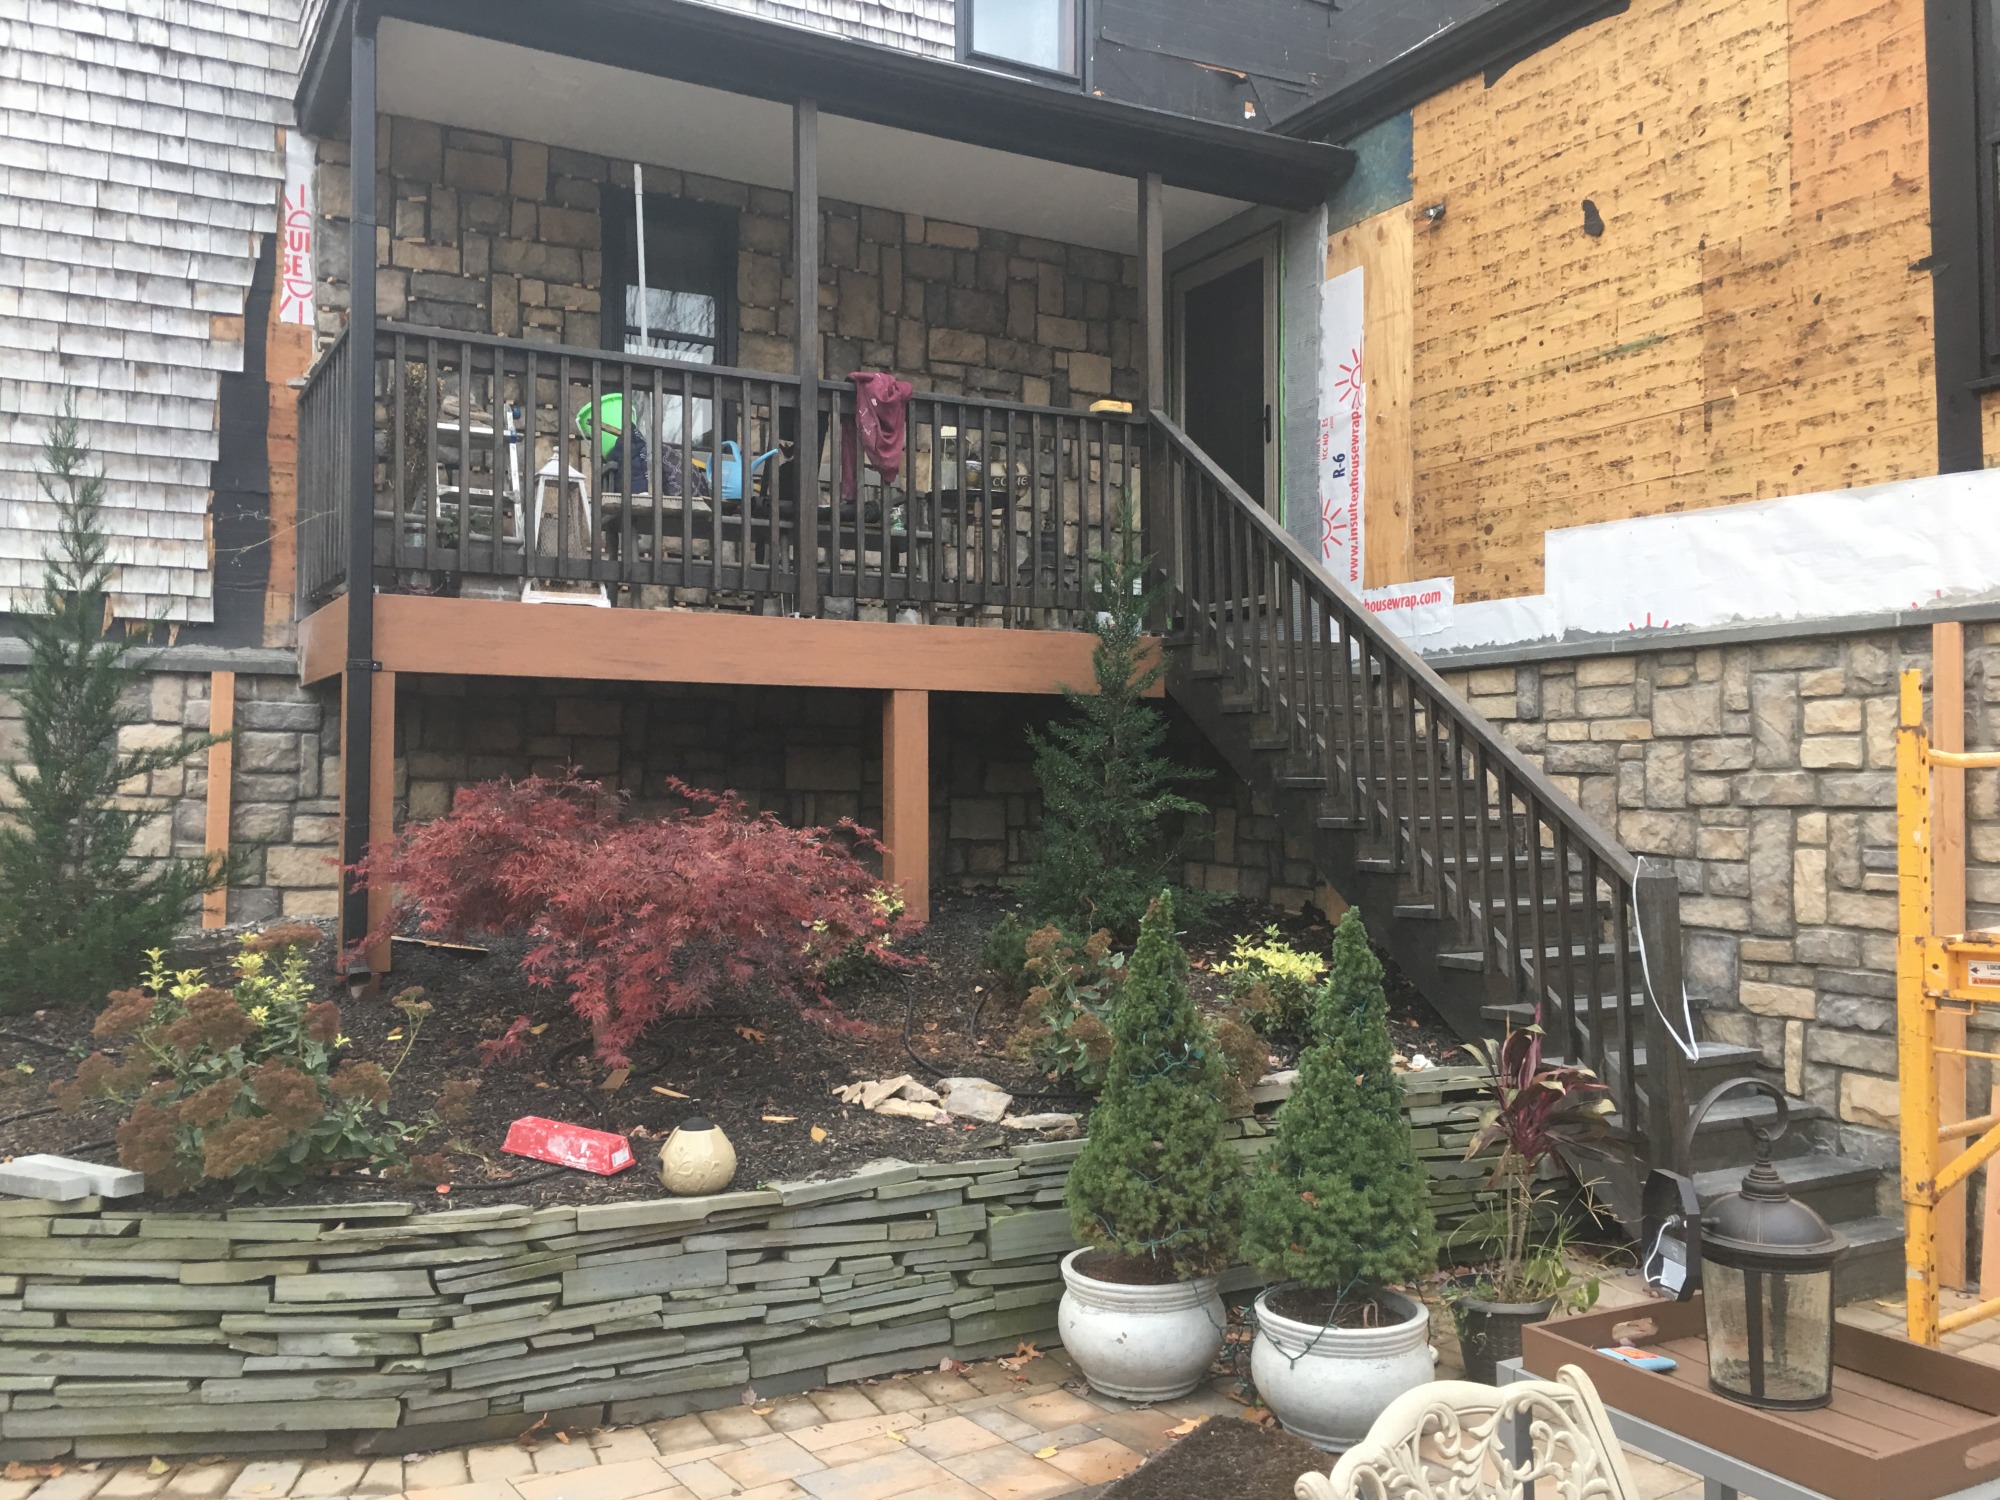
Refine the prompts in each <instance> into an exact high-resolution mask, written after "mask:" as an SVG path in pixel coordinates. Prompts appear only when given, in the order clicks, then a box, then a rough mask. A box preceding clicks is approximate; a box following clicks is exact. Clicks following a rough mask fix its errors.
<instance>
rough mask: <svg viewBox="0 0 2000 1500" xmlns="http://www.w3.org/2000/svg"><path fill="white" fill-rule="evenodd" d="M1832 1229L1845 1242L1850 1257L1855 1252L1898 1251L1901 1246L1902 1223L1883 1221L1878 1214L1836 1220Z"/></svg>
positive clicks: (1890, 1220)
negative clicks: (1836, 1231)
mask: <svg viewBox="0 0 2000 1500" xmlns="http://www.w3.org/2000/svg"><path fill="white" fill-rule="evenodd" d="M1833 1227H1834V1228H1835V1229H1837V1230H1839V1231H1840V1237H1841V1238H1842V1239H1844V1240H1846V1241H1847V1250H1848V1253H1849V1254H1850V1255H1851V1254H1853V1253H1854V1252H1855V1251H1857V1250H1860V1251H1864V1252H1865V1251H1869V1250H1883V1249H1885V1248H1889V1247H1893V1248H1895V1249H1898V1250H1900V1249H1901V1248H1902V1245H1903V1223H1902V1221H1901V1220H1900V1219H1885V1218H1883V1217H1882V1215H1880V1214H1870V1215H1869V1216H1868V1217H1867V1218H1865V1219H1841V1220H1837V1221H1836V1222H1835V1223H1834V1226H1833Z"/></svg>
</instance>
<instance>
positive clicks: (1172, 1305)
mask: <svg viewBox="0 0 2000 1500" xmlns="http://www.w3.org/2000/svg"><path fill="white" fill-rule="evenodd" d="M1223 1088H1224V1063H1223V1056H1222V1052H1221V1049H1220V1048H1219V1047H1218V1046H1217V1045H1216V1044H1215V1041H1214V1039H1213V1038H1212V1037H1211V1036H1210V1034H1209V1031H1208V1028H1207V1027H1206V1026H1205V1025H1203V1023H1202V1020H1201V1016H1200V1015H1199V1013H1198V1012H1197V1011H1196V1010H1195V1007H1194V1003H1193V1001H1192V1000H1190V999H1189V997H1188V991H1187V959H1186V957H1185V956H1184V955H1183V954H1182V952H1181V949H1180V945H1179V943H1177V942H1176V941H1175V940H1174V911H1173V898H1172V896H1171V895H1170V894H1168V893H1167V892H1164V891H1163V892H1161V894H1160V896H1159V899H1158V900H1156V901H1154V902H1153V904H1152V905H1151V907H1149V908H1148V909H1147V911H1146V915H1145V918H1144V920H1143V921H1142V922H1141V923H1140V925H1139V943H1138V947H1137V948H1136V949H1135V950H1134V951H1133V954H1132V960H1131V962H1130V963H1129V964H1128V965H1127V966H1126V971H1125V982H1124V984H1123V985H1122V986H1121V987H1120V989H1119V993H1118V999H1117V1003H1116V1004H1115V1005H1114V1006H1113V1008H1112V1013H1111V1057H1110V1060H1109V1062H1108V1063H1107V1064H1106V1065H1105V1070H1104V1093H1103V1096H1102V1098H1101V1099H1100V1101H1099V1102H1098V1105H1097V1107H1096V1109H1094V1110H1093V1111H1092V1112H1091V1116H1090V1138H1089V1140H1088V1141H1086V1142H1085V1143H1084V1148H1083V1151H1082V1154H1081V1155H1079V1156H1078V1157H1077V1159H1076V1163H1075V1165H1074V1166H1072V1167H1071V1168H1070V1174H1069V1184H1068V1188H1067V1202H1068V1205H1069V1216H1070V1225H1071V1227H1072V1229H1073V1230H1074V1231H1075V1233H1076V1237H1077V1238H1078V1239H1079V1240H1081V1241H1082V1242H1083V1248H1082V1249H1080V1250H1073V1251H1071V1252H1070V1253H1069V1255H1067V1256H1065V1257H1064V1259H1063V1265H1062V1270H1063V1282H1064V1286H1065V1288H1066V1290H1065V1292H1064V1294H1063V1299H1062V1307H1061V1310H1060V1313H1059V1317H1058V1321H1059V1324H1060V1326H1061V1329H1062V1341H1063V1347H1064V1348H1066V1349H1067V1350H1069V1352H1070V1354H1071V1355H1072V1356H1073V1357H1074V1358H1075V1360H1076V1362H1077V1364H1078V1366H1079V1367H1081V1369H1082V1370H1083V1373H1084V1376H1085V1378H1087V1379H1088V1380H1089V1381H1090V1383H1091V1385H1092V1386H1093V1387H1095V1388H1096V1389H1097V1390H1099V1391H1102V1392H1103V1393H1104V1394H1105V1395H1107V1396H1118V1397H1122V1398H1124V1399H1125V1400H1128V1401H1158V1400H1165V1399H1167V1398H1170V1397H1173V1396H1181V1395H1185V1394H1186V1393H1187V1392H1189V1391H1191V1390H1193V1389H1194V1387H1195V1386H1196V1385H1197V1384H1198V1383H1199V1382H1200V1380H1201V1378H1202V1376H1203V1375H1204V1374H1206V1373H1207V1371H1208V1367H1209V1366H1210V1365H1211V1364H1212V1363H1213V1362H1214V1360H1215V1356H1216V1355H1217V1354H1218V1353H1220V1352H1221V1349H1222V1338H1223V1332H1224V1329H1225V1327H1226V1324H1227V1319H1226V1316H1225V1314H1224V1312H1223V1310H1222V1298H1221V1296H1220V1295H1219V1294H1218V1292H1217V1289H1216V1273H1217V1272H1219V1271H1221V1270H1222V1269H1223V1268H1224V1267H1225V1266H1227V1265H1228V1264H1229V1258H1230V1255H1231V1252H1232V1251H1233V1250H1234V1249H1235V1244H1236V1219H1237V1213H1238V1209H1239V1207H1240V1204H1241V1194H1240V1177H1241V1174H1240V1171H1239V1169H1238V1167H1237V1163H1236V1157H1235V1155H1234V1153H1233V1152H1232V1151H1231V1150H1230V1149H1229V1147H1228V1146H1227V1144H1226V1143H1225V1142H1224V1140H1223V1138H1222V1126H1223V1120H1224V1105H1223V1102H1222V1100H1223Z"/></svg>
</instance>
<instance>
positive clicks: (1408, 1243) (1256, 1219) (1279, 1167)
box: [1244, 911, 1437, 1298]
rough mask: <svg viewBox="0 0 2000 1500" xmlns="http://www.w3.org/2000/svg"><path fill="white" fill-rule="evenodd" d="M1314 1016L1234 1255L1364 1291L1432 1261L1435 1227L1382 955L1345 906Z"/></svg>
mask: <svg viewBox="0 0 2000 1500" xmlns="http://www.w3.org/2000/svg"><path fill="white" fill-rule="evenodd" d="M1315 1019H1316V1028H1315V1029H1316V1031H1317V1033H1318V1040H1316V1041H1315V1043H1314V1044H1313V1046H1311V1047H1310V1048H1308V1049H1307V1050H1306V1053H1305V1055H1304V1056H1303V1057H1302V1058H1300V1059H1299V1081H1298V1085H1297V1087H1296V1088H1295V1089H1294V1090H1293V1093H1292V1097H1291V1098H1289V1099H1287V1100H1286V1101H1285V1102H1284V1104H1283V1105H1282V1106H1281V1107H1280V1108H1279V1110H1278V1129H1277V1139H1276V1140H1275V1141H1274V1142H1273V1144H1272V1147H1271V1149H1270V1151H1268V1152H1267V1153H1266V1154H1265V1157H1264V1159H1263V1162H1262V1165H1261V1168H1260V1170H1259V1171H1257V1172H1256V1173H1255V1174H1254V1176H1253V1178H1252V1181H1251V1187H1250V1197H1249V1211H1248V1213H1247V1215H1246V1225H1245V1230H1244V1253H1245V1256H1246V1258H1247V1259H1249V1261H1250V1262H1251V1263H1252V1264H1253V1265H1255V1266H1257V1267H1258V1268H1259V1269H1260V1270H1263V1271H1265V1272H1266V1273H1268V1274H1269V1275H1271V1276H1274V1277H1278V1278H1282V1279H1284V1280H1289V1281H1299V1282H1303V1283H1304V1284H1305V1285H1306V1286H1308V1287H1311V1288H1313V1289H1314V1290H1316V1291H1319V1292H1323V1293H1329V1294H1331V1295H1333V1296H1334V1297H1336V1298H1345V1297H1348V1296H1351V1295H1357V1294H1359V1295H1366V1294H1368V1293H1371V1292H1373V1291H1374V1290H1375V1289H1377V1288H1379V1287H1383V1286H1388V1285H1391V1284H1394V1283H1397V1282H1403V1281H1409V1280H1411V1279H1413V1278H1414V1277H1417V1276H1419V1275H1422V1274H1423V1273H1424V1272H1426V1271H1428V1270H1430V1269H1432V1267H1433V1266H1434V1265H1435V1264H1436V1261H1437V1234H1436V1230H1435V1228H1434V1226H1433V1224H1432V1221H1431V1208H1430V1197H1429V1186H1428V1179H1427V1178H1426V1176H1425V1173H1424V1170H1423V1166H1422V1164H1421V1163H1420V1162H1419V1161H1418V1160H1417V1153H1416V1147H1415V1145H1414V1144H1413V1143H1412V1141H1411V1139H1410V1123H1409V1119H1408V1117H1407V1116H1405V1115H1404V1113H1403V1087H1402V1084H1401V1083H1399V1082H1398V1081H1397V1079H1396V1074H1395V1070H1394V1065H1393V1061H1392V1059H1393V1056H1394V1054H1393V1050H1392V1048H1391V1047H1390V1044H1389V1020H1388V1002H1387V1000H1386V998H1385V997H1384V995H1383V993H1382V965H1381V963H1380V962H1379V961H1378V960H1377V959H1376V957H1375V955H1374V954H1373V953H1372V952H1371V951H1370V950H1369V947H1368V934H1367V931H1366V930H1365V929H1364V928H1363V927H1362V925H1361V918H1360V917H1359V916H1358V915H1357V914H1355V913H1354V912H1352V911H1349V912H1348V913H1347V915H1346V916H1344V917H1342V918H1341V920H1340V928H1339V931H1338V932H1337V933H1336V934H1335V937H1334V944H1333V971H1332V973H1331V975H1330V976H1329V978H1328V980H1327V982H1326V984H1325V985H1324V986H1323V987H1322V988H1321V989H1320V992H1319V1000H1318V1008H1317V1011H1316V1018H1315Z"/></svg>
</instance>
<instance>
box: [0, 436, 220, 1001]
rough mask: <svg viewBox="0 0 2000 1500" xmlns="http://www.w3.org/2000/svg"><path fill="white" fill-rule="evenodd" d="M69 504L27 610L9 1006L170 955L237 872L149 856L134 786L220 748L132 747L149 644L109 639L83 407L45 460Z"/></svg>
mask: <svg viewBox="0 0 2000 1500" xmlns="http://www.w3.org/2000/svg"><path fill="white" fill-rule="evenodd" d="M37 477H38V478H39V480H40V483H41V488H42V494H43V495H44V496H46V497H47V499H48V501H49V504H50V505H51V506H53V507H54V509H55V515H56V536H55V547H54V551H53V552H52V553H51V554H50V556H49V557H48V558H47V559H46V561H45V564H44V567H43V571H42V598H41V607H40V608H39V609H38V610H36V611H35V612H33V613H30V614H24V615H23V616H21V629H22V635H23V637H24V639H25V640H26V643H27V647H28V673H27V678H26V680H25V681H24V682H23V684H22V686H21V688H20V690H19V693H18V695H17V696H18V699H19V702H20V707H21V729H22V734H23V737H24V739H25V741H26V745H25V750H26V755H25V758H24V759H23V760H22V761H21V762H20V763H19V764H15V765H10V766H8V767H7V768H6V770H5V772H4V774H5V776H6V778H7V782H8V785H9V786H10V787H11V789H12V792H13V796H12V798H11V799H10V800H11V801H12V802H13V804H14V818H13V820H12V821H10V822H9V824H8V825H7V826H4V827H0V974H4V975H5V976H6V978H5V981H4V988H0V1009H4V1010H15V1011H18V1010H28V1009H33V1008H36V1007H39V1006H46V1005H87V1004H94V1003H97V1002H99V1001H101V1000H102V999H103V998H104V994H105V991H107V990H109V989H110V988H111V986H112V985H114V984H116V983H118V982H119V980H120V979H122V978H123V977H124V976H125V975H126V973H127V972H129V971H128V969H127V965H128V964H129V963H130V962H131V955H132V954H134V953H137V952H143V951H144V950H146V949H148V948H156V947H161V946H164V945H165V944H166V943H167V942H168V941H169V940H170V939H171V938H172V937H173V934H174V930H175V928H176V927H178V926H179V924H180V922H181V919H182V917H183V916H184V915H185V914H186V912H187V910H188V908H189V906H190V905H191V904H192V903H193V902H194V900H195V899H196V898H197V897H198V896H200V895H201V894H202V893H203V892H204V891H209V890H214V889H215V888H216V887H218V886H220V885H222V884H224V883H225V882H226V881H227V880H228V878H229V875H230V874H231V873H232V872H231V869H230V868H229V867H227V866H211V864H210V863H209V862H208V861H207V860H203V859H190V860H177V859H165V858H161V859H145V860H141V859H135V858H134V857H133V856H134V850H135V848H136V846H137V844H138V840H139V835H140V832H141V830H142V829H143V827H144V826H145V824H146V822H147V820H148V819H150V818H154V817H158V816H160V814H158V813H156V812H153V811H150V810H148V809H145V808H140V807H135V806H131V805H129V804H127V803H122V802H121V799H120V797H119V788H120V787H123V786H126V785H128V784H130V783H132V782H135V781H136V782H139V783H141V784H143V783H144V782H145V781H146V779H147V778H148V777H149V776H151V775H153V774H154V773H155V772H159V771H168V770H172V769H173V768H175V767H177V766H180V765H182V764H184V763H185V762H186V761H188V760H190V759H191V758H193V757H194V756H196V755H198V754H200V753H201V752H202V751H204V750H206V749H207V748H208V747H209V746H210V745H212V744H214V743H215V742H216V740H215V737H214V736H210V735H180V736H176V737H175V738H174V739H172V740H171V741H169V742H168V743H166V744H135V745H132V746H130V747H128V748H123V749H121V748H120V744H119V731H120V730H121V729H123V728H124V727H126V726H127V725H130V724H133V723H136V722H138V719H139V715H138V714H136V713H135V712H134V711H133V710H132V709H131V708H130V707H129V706H128V705H129V703H130V702H131V700H132V699H134V698H136V697H140V696H142V695H143V694H144V693H145V691H146V685H145V677H146V674H145V671H144V669H143V668H142V667H140V666H138V665H136V664H134V662H133V661H132V659H131V657H132V653H133V652H134V651H135V650H136V649H138V642H137V641H136V640H134V639H131V638H128V637H126V636H124V635H122V634H121V635H112V634H109V633H107V630H106V621H107V618H108V615H109V602H110V590H111V564H110V561H109V552H108V549H107V543H106V540H105V535H104V525H103V509H104V476H103V474H102V473H101V472H100V471H99V470H98V469H97V468H96V467H95V466H94V465H93V464H92V462H91V455H90V448H89V446H88V445H87V444H86V443H85V441H84V438H83V432H82V428H81V426H80V424H79V423H78V422H77V419H76V415H75V410H74V407H73V405H66V406H65V409H64V412H63V414H62V415H61V416H59V417H57V418H56V419H55V420H54V421H53V422H52V423H51V424H50V426H49V432H48V437H47V440H46V441H45V442H44V443H43V445H42V457H41V462H40V464H39V465H38V467H37Z"/></svg>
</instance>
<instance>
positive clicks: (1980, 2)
mask: <svg viewBox="0 0 2000 1500" xmlns="http://www.w3.org/2000/svg"><path fill="white" fill-rule="evenodd" d="M1972 42H1973V59H1974V61H1973V81H1972V92H1973V122H1972V129H1973V151H1974V153H1975V158H1976V163H1977V171H1978V174H1979V207H1978V214H1979V300H1980V304H1981V306H1980V320H1979V326H1980V357H1981V359H1980V363H1981V368H1980V376H1981V381H1982V384H1991V383H1993V382H1995V381H2000V0H1973V4H1972Z"/></svg>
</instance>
